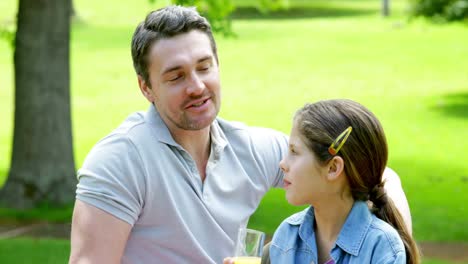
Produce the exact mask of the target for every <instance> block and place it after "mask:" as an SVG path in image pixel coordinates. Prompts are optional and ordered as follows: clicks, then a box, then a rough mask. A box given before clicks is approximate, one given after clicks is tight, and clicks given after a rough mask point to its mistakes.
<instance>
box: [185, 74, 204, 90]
mask: <svg viewBox="0 0 468 264" xmlns="http://www.w3.org/2000/svg"><path fill="white" fill-rule="evenodd" d="M205 88H206V86H205V83H204V82H203V80H202V78H200V76H198V74H196V73H194V74H192V75H191V76H190V82H189V84H188V87H187V93H188V94H201V93H203V91H204V90H205Z"/></svg>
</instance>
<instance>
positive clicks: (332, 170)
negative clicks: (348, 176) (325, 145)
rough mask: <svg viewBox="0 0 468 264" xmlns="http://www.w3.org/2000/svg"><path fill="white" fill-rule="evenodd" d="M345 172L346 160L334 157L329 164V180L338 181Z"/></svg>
mask: <svg viewBox="0 0 468 264" xmlns="http://www.w3.org/2000/svg"><path fill="white" fill-rule="evenodd" d="M343 171H344V160H343V158H342V157H340V156H335V157H333V158H332V159H331V160H330V161H329V162H328V174H327V178H328V180H330V181H333V180H336V179H338V178H339V177H340V175H342V172H343Z"/></svg>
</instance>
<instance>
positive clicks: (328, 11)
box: [231, 6, 376, 20]
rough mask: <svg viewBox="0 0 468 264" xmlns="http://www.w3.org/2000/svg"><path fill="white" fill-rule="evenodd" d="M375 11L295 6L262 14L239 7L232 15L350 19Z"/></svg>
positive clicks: (251, 8)
mask: <svg viewBox="0 0 468 264" xmlns="http://www.w3.org/2000/svg"><path fill="white" fill-rule="evenodd" d="M375 12H376V10H374V9H365V8H351V7H325V6H294V7H290V8H288V9H284V10H277V11H271V12H268V13H262V12H260V11H259V10H258V9H256V8H255V7H238V8H236V10H234V12H233V13H232V15H231V18H232V19H235V20H236V19H258V20H261V19H301V18H322V17H335V18H339V17H349V16H362V15H368V14H372V13H375Z"/></svg>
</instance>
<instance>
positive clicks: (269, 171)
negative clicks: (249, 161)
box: [251, 128, 288, 187]
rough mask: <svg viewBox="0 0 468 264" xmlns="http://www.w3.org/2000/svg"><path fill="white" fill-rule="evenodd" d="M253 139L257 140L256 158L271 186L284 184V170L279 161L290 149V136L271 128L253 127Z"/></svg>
mask: <svg viewBox="0 0 468 264" xmlns="http://www.w3.org/2000/svg"><path fill="white" fill-rule="evenodd" d="M251 135H252V140H253V142H256V144H255V146H256V152H255V153H256V156H255V160H256V161H257V162H258V163H259V164H260V166H261V168H262V171H263V172H264V177H265V179H266V180H267V181H268V185H269V186H270V187H282V186H283V176H284V174H283V171H282V170H281V169H280V167H279V162H280V161H281V159H282V158H283V157H284V156H285V154H286V152H287V150H288V137H287V136H286V135H285V134H284V133H281V132H279V131H276V130H273V129H269V128H253V132H252V134H251Z"/></svg>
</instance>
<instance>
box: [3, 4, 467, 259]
mask: <svg viewBox="0 0 468 264" xmlns="http://www.w3.org/2000/svg"><path fill="white" fill-rule="evenodd" d="M12 2H15V1H1V2H0V25H2V23H3V24H4V23H11V21H14V20H13V18H14V12H15V11H14V10H15V8H16V6H15V5H14V4H13V3H12ZM75 2H76V8H77V11H78V18H77V19H76V21H75V23H74V26H73V33H72V61H71V67H72V75H71V77H72V84H71V85H72V108H73V112H72V115H73V131H74V139H73V140H74V146H75V157H76V165H77V167H79V166H80V165H81V164H82V162H83V159H84V157H85V155H86V154H87V153H88V151H89V150H90V148H91V147H92V146H93V145H94V143H95V142H96V141H98V140H99V139H100V138H102V137H103V136H105V135H106V134H107V133H109V132H110V131H111V130H112V129H113V128H115V127H116V126H117V125H118V124H119V123H120V122H121V121H122V120H123V119H124V118H125V117H126V116H127V115H128V114H129V113H131V112H133V111H136V110H145V109H146V108H147V103H146V101H145V100H144V98H143V97H142V96H141V95H140V92H139V89H138V87H137V85H136V84H137V82H136V78H135V74H134V71H133V68H132V62H131V57H130V48H129V47H130V38H131V35H132V33H133V30H134V28H135V26H136V24H137V23H138V22H139V21H140V20H141V19H143V17H144V15H145V14H146V13H147V12H148V11H149V10H150V9H154V8H155V7H157V5H156V4H154V5H153V4H150V3H148V1H145V0H138V1H130V0H126V1H119V3H118V4H110V2H106V1H104V2H103V1H92V0H76V1H75ZM156 2H157V3H158V1H156ZM163 2H164V1H159V5H161V4H163ZM298 2H299V1H298ZM301 2H302V5H303V6H308V9H304V10H305V11H304V10H302V11H300V12H301V13H300V15H301V16H298V17H291V18H284V19H278V17H280V15H281V13H279V14H277V15H275V14H269V15H268V16H267V18H264V19H259V18H257V17H252V16H251V14H244V17H242V15H241V14H237V15H238V16H240V17H241V18H242V19H239V20H234V22H233V29H234V31H235V32H236V34H237V37H235V38H222V37H221V36H217V40H218V46H219V57H220V68H221V77H222V84H223V98H224V99H223V106H222V111H221V116H222V117H223V118H226V119H230V120H241V121H243V122H246V123H247V124H250V125H256V126H267V127H272V128H275V129H278V130H281V131H283V132H286V133H288V132H289V129H290V126H291V124H290V122H291V117H292V115H293V113H294V111H295V110H296V109H297V108H298V107H300V106H302V105H303V104H304V103H305V102H306V101H308V102H312V101H317V100H320V99H325V98H337V97H346V98H351V99H354V100H357V101H359V102H361V103H363V104H364V105H366V106H368V107H369V108H370V109H371V110H372V111H374V112H375V114H376V115H377V116H378V117H379V118H380V119H381V121H382V123H383V125H384V128H385V130H386V133H387V137H388V142H389V148H390V160H389V165H390V166H391V167H392V168H393V169H395V170H396V171H397V172H398V173H399V175H400V176H401V178H402V182H403V185H404V189H405V192H406V194H407V196H408V199H409V202H410V206H411V209H412V215H413V226H414V234H415V237H416V238H417V239H418V240H442V241H444V240H457V241H466V240H467V239H468V229H466V228H463V226H466V224H467V223H468V212H467V209H466V206H464V205H465V204H466V203H467V198H466V197H467V196H466V194H465V192H466V190H467V182H468V164H467V163H466V162H464V161H461V160H460V157H464V156H465V155H464V153H465V151H464V150H465V149H466V148H467V147H468V142H467V141H466V140H463V135H466V134H468V127H467V126H466V121H467V118H468V114H467V109H468V103H467V101H468V92H467V91H468V75H467V74H466V69H468V60H466V59H463V58H465V57H466V54H468V45H466V43H468V34H467V32H468V29H467V27H466V26H465V25H462V24H451V25H434V24H430V23H428V22H425V21H422V20H415V21H414V22H412V23H409V22H408V21H407V19H406V17H405V16H404V14H405V12H406V8H407V6H406V1H392V8H393V10H392V14H394V15H392V16H391V17H390V18H388V19H383V18H382V17H380V15H379V5H378V4H377V2H378V1H365V0H360V1H357V0H356V1H329V2H328V1H317V2H314V1H310V2H308V1H305V0H303V1H301ZM311 2H314V3H311ZM246 3H247V2H246ZM313 5H315V6H320V7H323V8H324V9H323V10H325V8H326V10H333V9H334V8H335V9H338V8H339V10H341V11H339V12H335V13H334V16H332V15H333V13H328V15H324V14H323V13H320V12H319V13H317V11H316V10H315V11H314V8H313ZM347 10H348V11H347ZM350 10H351V11H350ZM352 10H363V12H354V11H352ZM294 11H297V12H299V9H297V10H296V9H294ZM327 12H328V11H327ZM329 12H331V11H329ZM346 12H348V13H349V15H343V14H345V13H346ZM249 16H250V17H249ZM281 16H284V14H282V15H281ZM12 61H13V58H12V49H11V48H10V47H9V45H8V43H6V42H5V41H0V80H1V87H0V112H1V128H0V185H1V184H2V182H3V181H4V179H5V177H6V175H7V172H8V165H9V162H10V155H11V142H12V129H13V95H14V92H13V67H12ZM299 210H300V208H297V207H292V206H289V205H288V204H287V203H286V202H285V200H284V193H283V192H282V191H281V190H274V191H271V192H270V193H269V194H268V196H267V197H266V198H265V199H264V200H263V201H262V206H261V207H260V210H259V211H258V212H257V213H256V214H255V215H254V216H253V217H252V219H251V225H252V226H255V227H256V228H258V229H262V230H264V231H267V232H268V233H271V232H273V230H274V229H275V228H276V226H277V225H278V224H279V223H280V222H281V221H282V220H283V219H284V218H285V217H287V216H288V215H290V214H291V213H293V212H295V211H299ZM441 219H443V220H441ZM425 263H438V262H425Z"/></svg>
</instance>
